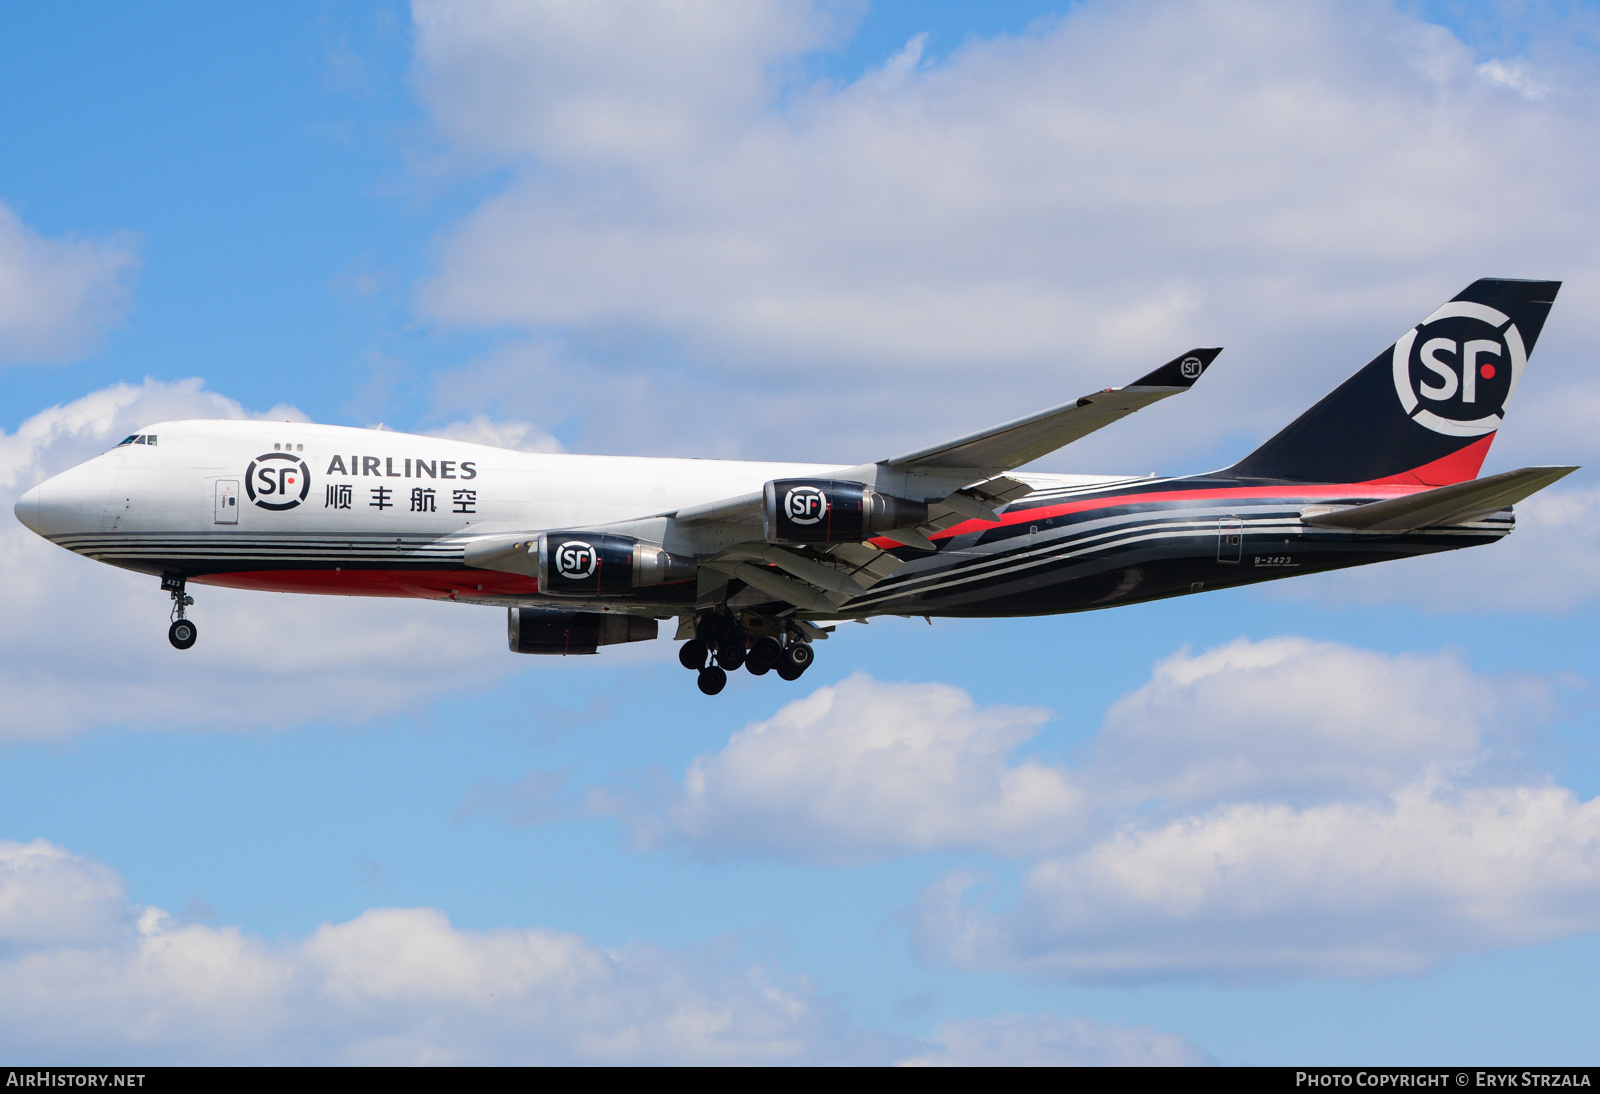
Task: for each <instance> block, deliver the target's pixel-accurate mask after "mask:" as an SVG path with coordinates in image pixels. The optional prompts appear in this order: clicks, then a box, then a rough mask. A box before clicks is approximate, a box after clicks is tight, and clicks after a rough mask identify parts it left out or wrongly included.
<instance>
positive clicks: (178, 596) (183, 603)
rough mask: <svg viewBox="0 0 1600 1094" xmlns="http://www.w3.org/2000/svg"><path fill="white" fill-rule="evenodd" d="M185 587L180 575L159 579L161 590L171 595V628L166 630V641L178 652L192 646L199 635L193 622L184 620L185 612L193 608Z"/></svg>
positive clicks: (191, 598)
mask: <svg viewBox="0 0 1600 1094" xmlns="http://www.w3.org/2000/svg"><path fill="white" fill-rule="evenodd" d="M185 585H186V582H185V580H184V577H183V575H182V574H167V575H166V576H165V577H163V578H162V579H161V588H162V589H164V590H165V591H167V592H169V593H171V594H172V626H170V627H168V628H167V641H168V642H171V643H172V645H173V647H174V648H175V649H180V650H186V649H188V648H189V647H190V646H192V645H194V640H195V639H196V638H197V637H199V634H200V631H199V629H198V628H197V627H195V625H194V622H193V621H192V620H189V619H185V618H184V612H185V610H187V609H188V608H191V607H193V606H194V597H192V596H190V595H189V594H188V593H187V592H185V591H184V588H185Z"/></svg>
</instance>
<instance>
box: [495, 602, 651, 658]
mask: <svg viewBox="0 0 1600 1094" xmlns="http://www.w3.org/2000/svg"><path fill="white" fill-rule="evenodd" d="M656 636H657V624H656V621H655V620H654V619H640V618H639V617H638V616H632V615H611V614H607V613H603V612H562V611H555V610H552V609H550V608H512V609H510V610H509V611H508V612H507V615H506V639H507V641H508V643H509V645H510V646H511V652H512V653H543V654H580V653H594V652H595V651H596V650H597V649H598V648H599V647H601V646H611V645H615V644H617V643H618V642H648V641H650V640H651V639H654V638H655V637H656Z"/></svg>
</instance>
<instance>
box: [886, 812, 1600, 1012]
mask: <svg viewBox="0 0 1600 1094" xmlns="http://www.w3.org/2000/svg"><path fill="white" fill-rule="evenodd" d="M970 883H971V879H970V878H963V877H958V876H953V877H951V878H947V879H946V881H945V882H944V883H943V884H941V885H939V886H935V887H933V888H931V889H929V890H928V891H927V892H925V893H924V894H923V896H922V898H921V901H920V904H919V907H918V910H917V916H916V922H917V933H918V939H919V944H920V946H921V948H922V951H923V953H924V954H926V955H928V956H929V957H930V958H933V959H935V960H947V961H950V962H952V963H954V964H955V965H957V966H958V967H961V968H985V969H997V968H998V969H1007V970H1011V971H1019V972H1021V971H1026V972H1031V973H1035V974H1041V975H1046V976H1052V977H1058V978H1062V979H1067V980H1076V981H1089V982H1106V981H1110V982H1117V981H1140V980H1157V979H1175V978H1177V979H1184V978H1206V979H1215V980H1222V981H1235V982H1236V981H1249V980H1256V979H1279V978H1283V977H1293V976H1322V977H1330V976H1331V977H1355V978H1376V977H1383V976H1395V975H1402V974H1409V973H1418V972H1423V971H1426V970H1427V969H1430V968H1432V967H1435V966H1437V965H1439V964H1441V963H1443V962H1444V961H1446V960H1448V959H1449V958H1452V957H1454V956H1456V955H1458V954H1461V953H1468V952H1481V951H1486V950H1491V949H1499V948H1504V947H1508V946H1519V945H1525V944H1528V943H1531V942H1541V941H1546V940H1549V939H1552V938H1559V937H1563V936H1568V935H1573V934H1580V933H1588V932H1592V931H1595V930H1600V901H1597V898H1600V800H1594V801H1589V802H1579V801H1577V800H1576V799H1575V798H1574V797H1573V795H1572V793H1571V792H1570V791H1568V790H1566V789H1564V788H1561V787H1555V786H1548V785H1546V786H1515V787H1486V788H1479V789H1473V790H1458V789H1454V788H1452V787H1450V786H1448V785H1443V784H1435V785H1429V784H1427V783H1417V784H1413V785H1411V786H1408V787H1405V788H1403V789H1401V790H1399V791H1396V792H1395V793H1394V794H1393V795H1391V796H1390V797H1389V798H1388V800H1386V801H1383V802H1378V803H1347V802H1340V803H1336V804H1332V805H1322V806H1314V807H1309V808H1305V809H1295V808H1293V807H1290V806H1283V805H1275V806H1274V805H1258V804H1240V805H1233V806H1229V807H1225V808H1220V809H1217V810H1215V811H1210V812H1207V813H1205V814H1202V815H1197V816H1193V817H1187V818H1184V819H1182V820H1177V821H1173V822H1171V823H1170V824H1167V825H1165V826H1162V827H1158V828H1153V829H1152V828H1139V827H1135V826H1132V825H1130V826H1129V828H1128V829H1127V830H1126V831H1124V832H1121V833H1119V834H1117V835H1116V836H1113V837H1111V838H1109V839H1107V840H1104V841H1102V842H1100V843H1097V844H1096V845H1095V846H1093V847H1091V848H1089V849H1088V850H1086V851H1084V852H1083V853H1081V854H1077V855H1071V856H1067V857H1063V858H1059V859H1052V860H1048V861H1045V862H1041V863H1039V864H1038V865H1036V866H1035V867H1033V869H1032V870H1031V871H1030V873H1029V874H1028V876H1027V879H1026V881H1025V882H1024V884H1023V887H1022V893H1021V896H1020V899H1019V900H1018V902H1017V904H1016V906H1015V907H1012V908H1010V909H1007V910H1004V911H998V912H997V911H993V910H990V909H988V908H986V907H984V906H982V905H981V904H980V905H978V906H975V907H974V906H970V905H968V904H967V903H966V902H965V900H964V895H965V893H966V891H967V889H968V888H969V886H970Z"/></svg>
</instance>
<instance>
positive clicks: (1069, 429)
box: [673, 347, 1222, 546]
mask: <svg viewBox="0 0 1600 1094" xmlns="http://www.w3.org/2000/svg"><path fill="white" fill-rule="evenodd" d="M1221 352H1222V349H1221V347H1216V348H1212V349H1192V350H1190V351H1189V352H1188V353H1184V354H1180V355H1179V356H1177V357H1174V358H1173V359H1172V360H1170V361H1168V362H1167V363H1166V364H1164V365H1162V366H1161V367H1160V368H1158V369H1156V370H1155V371H1154V372H1151V373H1148V374H1146V375H1144V376H1141V377H1140V378H1139V379H1137V380H1135V381H1134V382H1133V383H1131V384H1129V385H1128V386H1127V387H1120V388H1107V389H1106V390H1104V391H1097V392H1095V393H1094V394H1093V395H1085V396H1084V397H1083V398H1081V399H1077V400H1075V401H1073V402H1070V403H1063V404H1062V405H1061V406H1057V407H1052V408H1051V409H1049V410H1044V411H1040V412H1039V413H1038V414H1032V415H1029V416H1028V417H1026V418H1018V419H1017V420H1016V421H1013V422H1006V423H1005V424H1003V425H997V426H995V427H994V428H992V429H985V430H983V431H982V432H979V433H973V434H969V435H968V436H965V437H959V438H957V439H956V440H953V441H947V442H945V443H944V444H938V445H934V446H933V447H932V448H924V449H920V450H918V451H916V452H908V453H907V454H905V455H903V456H896V457H895V458H894V459H891V460H885V461H883V463H881V464H879V465H878V466H880V467H884V468H888V469H892V470H895V471H921V470H941V471H960V470H970V471H972V478H973V482H972V483H971V484H969V485H967V486H964V487H962V489H961V490H960V491H958V492H957V493H955V494H952V495H951V496H950V497H949V498H946V499H945V500H944V501H942V502H939V503H936V504H937V506H938V507H940V508H942V509H945V510H947V512H944V513H940V514H936V515H935V522H934V525H933V528H932V530H933V531H938V530H939V528H940V527H941V526H942V527H948V526H949V525H950V524H953V523H957V520H952V519H950V518H951V517H952V516H953V517H956V518H958V519H962V520H964V519H978V520H984V519H988V520H994V519H996V518H995V514H994V509H996V508H998V507H999V506H1002V505H1004V504H1005V503H1007V502H1010V501H1015V500H1016V499H1017V498H1020V497H1022V496H1023V495H1025V494H1027V493H1029V492H1030V488H1029V487H1027V486H1025V485H1024V484H1023V483H1021V482H1019V481H1018V480H1016V479H1013V478H1010V477H1009V476H1006V475H997V474H995V472H996V471H1009V470H1010V469H1012V468H1014V467H1021V466H1022V465H1023V464H1025V463H1028V462H1030V461H1032V460H1036V459H1038V458H1039V457H1040V456H1043V455H1045V454H1047V453H1049V452H1054V451H1055V450H1056V449H1058V448H1061V447H1063V446H1064V445H1068V444H1071V443H1072V442H1073V441H1075V440H1078V439H1079V438H1080V437H1086V436H1088V435H1089V434H1090V433H1093V432H1094V431H1095V430H1097V429H1101V428H1104V427H1105V426H1108V425H1110V424H1111V423H1112V422H1115V421H1118V420H1120V419H1122V418H1126V417H1127V416H1128V415H1129V414H1132V413H1133V412H1134V411H1136V410H1140V409H1142V408H1144V407H1147V406H1149V405H1150V404H1151V403H1154V402H1158V401H1159V400H1161V399H1165V398H1167V397H1168V396H1169V395H1178V394H1180V393H1182V392H1185V391H1188V390H1189V388H1191V387H1193V386H1194V382H1195V381H1196V380H1198V379H1199V378H1200V376H1201V375H1202V374H1203V373H1204V372H1205V370H1206V369H1207V368H1209V367H1211V362H1212V361H1214V360H1216V358H1217V354H1219V353H1221ZM845 477H848V476H845ZM761 507H762V495H761V494H760V492H756V493H752V494H745V495H742V496H740V497H736V498H726V499H723V500H720V501H714V502H707V503H705V504H702V505H691V506H687V507H685V508H683V509H680V510H678V511H677V512H676V513H675V514H673V516H674V517H675V518H676V519H677V520H678V521H679V522H681V523H701V522H712V521H715V522H720V523H724V524H760V523H761ZM941 519H942V520H943V522H944V523H943V524H942V525H941V524H940V523H939V521H940V520H941ZM924 527H927V526H924ZM913 543H914V545H917V546H921V544H916V543H915V542H914V541H913ZM929 546H931V545H929Z"/></svg>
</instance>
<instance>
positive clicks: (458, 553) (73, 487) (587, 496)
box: [16, 421, 1103, 601]
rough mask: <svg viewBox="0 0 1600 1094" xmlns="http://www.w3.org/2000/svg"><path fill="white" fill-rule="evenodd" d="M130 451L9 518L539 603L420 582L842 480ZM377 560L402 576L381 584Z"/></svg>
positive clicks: (427, 458) (611, 459) (155, 561)
mask: <svg viewBox="0 0 1600 1094" xmlns="http://www.w3.org/2000/svg"><path fill="white" fill-rule="evenodd" d="M137 436H139V437H140V438H150V437H153V438H154V442H153V443H135V444H124V445H120V446H118V447H117V448H114V449H112V450H111V451H110V452H107V453H105V454H103V455H101V456H97V457H95V458H94V459H92V460H89V461H88V462H86V463H83V464H81V465H79V466H77V467H74V468H72V469H71V470H69V471H66V472H64V473H62V474H60V475H57V476H55V477H54V478H52V479H49V480H47V481H46V482H43V483H41V484H40V485H38V486H37V487H35V488H34V489H33V490H30V491H29V492H28V493H27V494H26V495H24V496H23V498H22V499H21V500H19V501H18V502H17V504H16V514H17V517H18V519H20V520H21V521H22V523H24V524H25V525H27V526H28V527H29V528H31V529H33V530H34V531H35V532H37V533H39V534H40V535H42V536H45V537H46V538H49V539H51V540H52V541H54V542H56V543H59V544H61V545H62V546H64V547H67V548H69V549H71V550H75V551H78V552H80V553H82V554H85V555H88V556H89V557H93V558H98V559H100V560H102V561H106V562H110V563H112V564H115V565H119V566H125V567H128V568H131V569H137V570H143V571H145V572H149V573H166V572H178V573H185V574H186V575H187V576H189V577H190V578H191V579H192V580H196V581H201V582H210V583H214V584H228V585H237V586H240V587H246V588H257V589H273V590H280V591H299V592H325V593H346V594H348V593H359V594H364V595H380V596H381V595H392V596H425V597H450V598H457V594H460V596H459V598H460V599H482V600H493V601H502V600H504V599H506V598H508V597H509V598H512V599H519V598H521V597H524V596H527V595H537V589H536V587H535V586H533V585H531V584H530V583H529V582H528V581H527V580H526V579H525V578H520V577H517V576H516V575H510V574H501V573H490V574H488V575H487V576H486V575H485V574H484V573H483V571H472V573H473V575H475V579H474V580H470V581H467V582H465V583H464V582H463V581H462V580H461V579H459V578H458V577H457V578H446V577H433V578H427V577H422V576H418V574H417V573H416V571H417V570H418V569H419V568H426V567H428V566H430V565H432V564H433V563H437V564H438V565H437V569H438V570H439V571H440V572H441V573H442V572H443V571H445V570H455V571H458V572H459V571H460V568H461V558H462V545H463V544H464V543H465V542H467V541H468V540H471V539H476V538H479V537H482V536H492V535H496V534H500V535H503V534H506V533H527V532H534V531H541V530H550V529H575V528H576V529H593V528H596V527H600V526H608V525H616V524H618V523H619V522H634V523H636V524H643V525H644V526H646V527H648V526H650V525H652V524H654V523H656V522H652V521H651V520H650V519H649V518H658V521H659V526H660V527H662V528H665V527H666V525H667V524H668V523H669V522H668V521H666V520H665V519H664V518H665V515H666V514H670V513H672V512H674V511H676V510H678V509H681V508H684V507H687V506H692V505H699V504H706V503H713V502H717V501H720V500H724V499H728V498H734V497H739V496H741V495H748V494H750V493H752V492H756V491H759V490H761V488H762V485H763V484H764V483H766V482H767V481H768V480H771V479H779V478H792V477H826V476H828V475H829V474H830V473H833V472H837V471H839V470H841V469H842V468H843V467H844V466H845V465H836V464H798V463H755V462H745V461H731V460H698V459H664V458H646V457H629V456H579V455H568V454H564V453H530V452H517V451H511V450H508V449H502V448H492V447H488V446H485V445H478V444H470V443H467V442H463V441H456V440H449V439H445V438H439V437H425V436H417V435H412V434H405V433H395V432H391V431H386V430H373V429H353V428H348V427H343V426H328V425H311V424H303V423H296V422H260V421H184V422H162V423H159V424H156V425H151V426H148V427H146V428H145V429H143V430H141V432H140V433H139V434H137ZM1028 479H1029V481H1030V482H1034V481H1037V482H1040V483H1043V482H1049V483H1052V484H1058V485H1068V484H1072V485H1076V484H1084V485H1087V484H1090V483H1094V482H1099V481H1103V480H1101V479H1098V478H1095V477H1089V476H1028ZM753 531H754V533H755V535H757V536H759V534H760V533H759V530H758V529H756V530H753ZM390 562H392V563H393V564H394V566H393V568H394V569H395V570H396V571H397V572H398V571H401V570H406V571H409V574H408V576H403V577H397V578H395V579H394V580H385V579H380V576H379V575H381V574H382V573H383V572H384V571H385V568H386V565H387V564H388V563H390ZM332 574H338V575H341V576H339V577H338V578H333V577H330V576H329V575H332Z"/></svg>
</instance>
